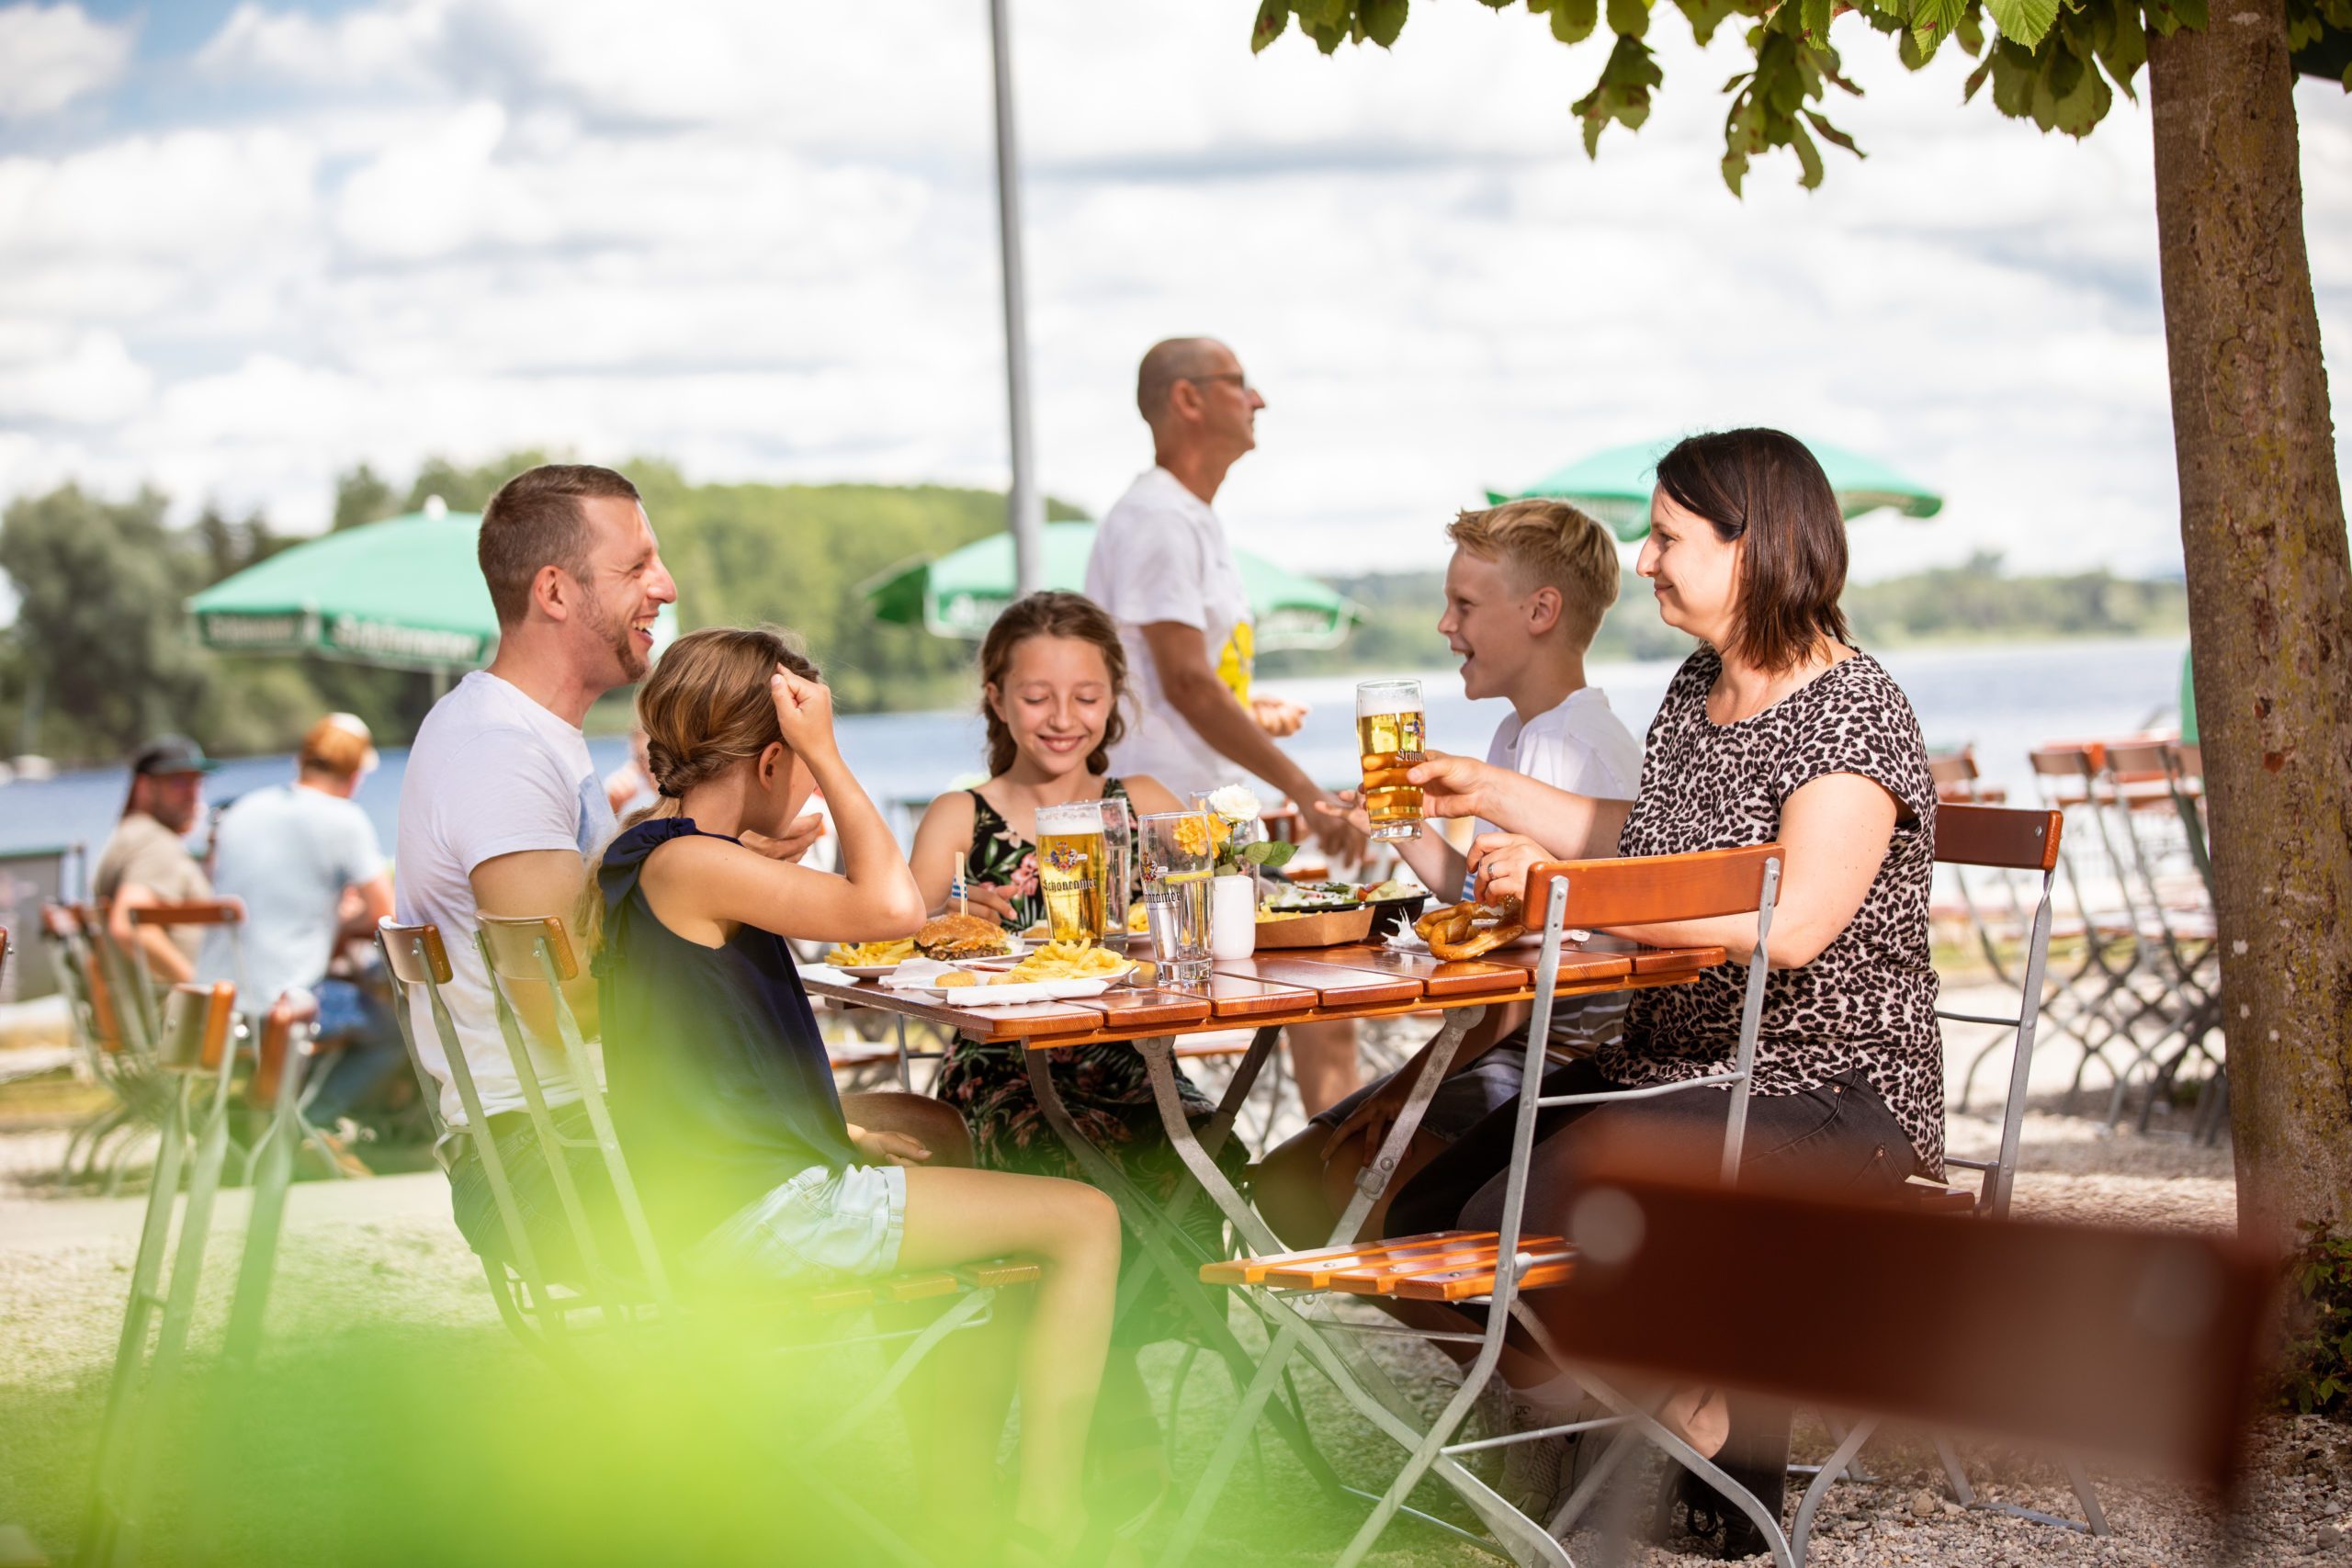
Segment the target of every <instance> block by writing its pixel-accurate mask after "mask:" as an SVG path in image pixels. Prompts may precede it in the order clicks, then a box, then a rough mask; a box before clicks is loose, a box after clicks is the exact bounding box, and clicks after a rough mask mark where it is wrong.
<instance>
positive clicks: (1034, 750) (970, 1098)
mask: <svg viewBox="0 0 2352 1568" xmlns="http://www.w3.org/2000/svg"><path fill="white" fill-rule="evenodd" d="M980 679H981V682H982V686H981V694H980V708H981V712H982V714H983V715H984V716H986V717H987V719H988V727H989V781H988V782H987V783H986V784H982V785H980V786H979V787H978V789H969V790H954V791H951V792H949V793H948V794H946V795H941V796H940V797H939V798H938V799H936V800H934V801H933V802H932V804H931V809H930V810H929V811H928V812H926V813H925V814H924V816H923V819H922V826H921V827H920V828H918V829H916V831H915V844H914V852H913V854H912V855H911V856H910V857H909V859H910V863H911V864H912V865H913V867H914V872H915V880H916V883H917V885H918V886H920V887H921V888H922V894H923V897H925V898H926V899H927V900H929V902H930V905H931V907H932V908H933V909H934V910H939V909H944V908H945V907H946V904H947V898H948V886H949V884H950V883H951V882H952V881H953V879H954V877H955V871H956V854H957V852H963V853H964V855H965V856H966V859H967V871H966V874H965V890H966V894H967V897H968V898H969V900H970V904H971V912H972V913H973V914H975V915H984V916H986V917H988V918H989V919H997V920H1001V921H1002V922H1003V923H1004V924H1005V925H1006V926H1008V927H1010V928H1012V930H1015V931H1019V930H1021V929H1023V927H1026V926H1030V925H1033V924H1035V923H1036V922H1038V921H1040V920H1043V919H1045V918H1046V905H1045V899H1044V897H1043V896H1042V895H1041V894H1040V893H1039V891H1038V886H1037V854H1036V817H1037V808H1038V807H1041V806H1053V805H1058V804H1061V803H1063V802H1068V801H1081V800H1103V799H1111V800H1125V801H1126V802H1127V803H1128V811H1129V817H1130V820H1132V819H1133V818H1136V817H1138V816H1140V815H1142V814H1144V813H1148V812H1154V811H1175V810H1180V809H1182V806H1181V804H1180V803H1179V802H1178V801H1177V799H1176V798H1175V797H1174V796H1173V795H1170V793H1169V792H1168V791H1167V790H1166V789H1165V788H1163V787H1162V786H1161V785H1160V784H1159V782H1158V781H1157V780H1154V779H1150V778H1145V777H1141V776H1137V777H1133V778H1126V779H1114V778H1110V777H1107V776H1106V772H1107V770H1108V768H1109V766H1110V760H1109V753H1110V749H1111V746H1112V744H1113V743H1114V741H1116V740H1117V739H1119V734H1120V729H1121V718H1120V713H1119V708H1120V703H1121V700H1122V698H1123V697H1124V696H1125V685H1126V656H1125V651H1124V650H1123V649H1121V647H1120V645H1119V634H1118V628H1117V627H1116V626H1114V624H1113V623H1112V621H1111V618H1110V617H1109V616H1108V615H1104V614H1103V611H1102V610H1101V609H1100V608H1099V607H1097V606H1096V605H1095V604H1094V603H1093V602H1092V601H1091V600H1089V599H1087V598H1085V597H1083V596H1082V595H1080V594H1076V593H1054V592H1046V593H1033V594H1030V595H1029V596H1028V597H1026V598H1024V599H1022V600H1020V601H1018V602H1016V603H1015V604H1012V605H1010V606H1008V607H1007V608H1006V610H1005V612H1004V614H1003V615H1000V616H998V617H997V621H996V625H995V626H992V627H991V628H989V635H988V637H987V640H986V641H984V642H983V643H981V645H980ZM1128 863H1129V864H1130V865H1132V864H1134V863H1135V859H1134V856H1133V854H1132V853H1131V854H1130V855H1129V857H1128ZM1127 897H1132V892H1131V891H1130V892H1128V893H1127V894H1125V895H1124V896H1121V897H1114V899H1112V901H1111V902H1112V905H1113V915H1112V918H1114V919H1118V918H1121V917H1122V916H1124V914H1125V908H1126V900H1127ZM1046 1055H1047V1056H1048V1058H1049V1062H1050V1066H1051V1070H1052V1073H1053V1078H1054V1087H1055V1089H1057V1091H1058V1092H1059V1094H1060V1096H1061V1100H1062V1103H1063V1104H1064V1105H1066V1106H1068V1107H1069V1113H1070V1116H1071V1119H1072V1120H1073V1121H1075V1122H1077V1124H1078V1126H1079V1128H1080V1131H1082V1132H1083V1133H1084V1134H1086V1136H1087V1138H1088V1140H1089V1141H1090V1142H1091V1143H1092V1144H1093V1145H1094V1146H1095V1147H1097V1148H1099V1149H1101V1150H1103V1152H1104V1153H1105V1154H1107V1155H1108V1156H1110V1157H1111V1158H1112V1160H1113V1161H1114V1162H1115V1163H1116V1164H1117V1165H1118V1167H1119V1168H1120V1170H1121V1172H1122V1173H1123V1174H1124V1175H1125V1177H1126V1179H1128V1180H1129V1181H1131V1182H1133V1183H1134V1184H1135V1185H1136V1187H1138V1188H1140V1189H1141V1190H1143V1191H1145V1192H1146V1193H1148V1194H1150V1195H1152V1196H1153V1197H1155V1198H1161V1199H1164V1198H1167V1197H1169V1196H1170V1195H1172V1194H1173V1193H1174V1192H1175V1191H1177V1190H1178V1189H1179V1188H1180V1186H1181V1185H1182V1183H1183V1182H1184V1181H1185V1180H1186V1179H1187V1178H1186V1176H1185V1173H1184V1169H1183V1166H1182V1162H1181V1161H1180V1160H1179V1159H1178V1158H1177V1156H1176V1151H1175V1150H1174V1149H1173V1148H1172V1147H1171V1146H1170V1145H1169V1142H1168V1137H1167V1134H1166V1132H1165V1130H1164V1129H1163V1128H1162V1127H1161V1125H1160V1121H1159V1109H1158V1107H1157V1106H1156V1105H1155V1104H1154V1102H1153V1100H1152V1097H1151V1084H1150V1081H1149V1079H1148V1078H1147V1077H1146V1076H1145V1072H1144V1063H1143V1057H1142V1056H1141V1055H1139V1054H1138V1053H1137V1052H1136V1049H1135V1047H1134V1046H1132V1045H1127V1044H1105V1045H1075V1046H1068V1047H1065V1048H1063V1049H1060V1050H1057V1051H1050V1052H1048V1053H1047V1054H1046ZM1177 1082H1178V1086H1179V1088H1180V1089H1182V1092H1183V1096H1184V1103H1185V1108H1186V1110H1187V1111H1189V1112H1190V1113H1191V1114H1192V1117H1193V1120H1194V1121H1195V1122H1202V1121H1205V1120H1206V1119H1207V1118H1208V1117H1209V1116H1210V1115H1211V1114H1212V1112H1213V1111H1215V1109H1216V1108H1215V1107H1214V1106H1213V1105H1212V1104H1211V1103H1210V1102H1209V1100H1208V1099H1207V1097H1206V1096H1204V1095H1203V1094H1202V1093H1201V1092H1200V1090H1198V1089H1195V1088H1194V1087H1193V1085H1192V1083H1191V1082H1190V1081H1189V1080H1187V1079H1185V1078H1184V1077H1183V1076H1182V1074H1181V1073H1180V1074H1179V1075H1178V1076H1177ZM939 1097H940V1099H942V1100H945V1101H946V1102H947V1103H949V1104H951V1105H953V1106H955V1107H956V1109H957V1110H958V1111H962V1112H963V1113H964V1118H965V1120H966V1121H967V1122H970V1123H971V1128H972V1140H973V1143H974V1144H975V1145H976V1146H977V1148H978V1156H979V1162H980V1164H981V1165H982V1166H983V1167H984V1168H989V1169H993V1170H1017V1171H1026V1172H1029V1173H1031V1174H1033V1175H1052V1176H1061V1177H1068V1178H1070V1179H1074V1180H1079V1181H1084V1180H1086V1179H1087V1174H1086V1171H1085V1169H1084V1168H1083V1167H1081V1166H1080V1164H1079V1163H1078V1160H1077V1158H1076V1157H1075V1156H1072V1155H1071V1153H1070V1152H1069V1149H1067V1148H1066V1147H1064V1146H1063V1144H1062V1141H1061V1139H1060V1137H1059V1136H1058V1135H1057V1134H1056V1133H1055V1132H1054V1129H1053V1127H1052V1126H1051V1125H1050V1124H1049V1123H1048V1122H1046V1115H1045V1111H1044V1110H1043V1109H1042V1108H1041V1107H1040V1106H1039V1105H1038V1103H1037V1098H1036V1096H1035V1093H1033V1092H1032V1091H1031V1089H1030V1087H1029V1076H1028V1066H1027V1063H1026V1061H1025V1060H1024V1052H1023V1047H1022V1046H1021V1045H1020V1044H1019V1043H1006V1042H999V1043H983V1042H979V1041H974V1040H967V1039H962V1038H958V1039H957V1040H956V1042H955V1043H954V1044H953V1045H951V1046H950V1047H949V1048H948V1052H947V1059H946V1061H945V1063H944V1065H943V1066H942V1068H941V1072H940V1077H939ZM1220 1157H1221V1161H1222V1163H1224V1165H1225V1166H1226V1168H1227V1173H1228V1174H1229V1175H1236V1176H1238V1174H1239V1172H1240V1170H1241V1168H1242V1167H1243V1166H1244V1164H1245V1163H1246V1161H1247V1157H1248V1156H1247V1154H1246V1152H1245V1151H1244V1150H1243V1149H1242V1148H1241V1147H1240V1146H1239V1144H1238V1141H1236V1140H1228V1141H1227V1145H1226V1147H1225V1149H1224V1150H1223V1151H1222V1152H1221V1156H1220ZM1186 1220H1187V1222H1188V1224H1187V1228H1188V1229H1189V1230H1191V1231H1193V1233H1194V1235H1195V1238H1196V1239H1197V1240H1198V1241H1199V1242H1200V1243H1201V1245H1202V1247H1203V1249H1204V1253H1205V1254H1206V1255H1207V1256H1211V1257H1215V1256H1217V1255H1219V1253H1220V1252H1221V1250H1222V1247H1223V1240H1222V1237H1221V1235H1220V1234H1219V1226H1218V1222H1217V1216H1216V1212H1215V1208H1214V1205H1211V1204H1208V1203H1203V1202H1194V1203H1193V1204H1192V1205H1191V1206H1190V1207H1189V1209H1188V1210H1187V1213H1186ZM1129 1249H1130V1250H1129V1255H1130V1256H1136V1255H1140V1253H1141V1252H1142V1247H1141V1245H1140V1244H1139V1243H1136V1242H1134V1241H1132V1240H1130V1242H1129ZM1189 1324H1190V1318H1189V1316H1188V1314H1186V1313H1185V1311H1184V1309H1183V1305H1182V1303H1181V1302H1179V1301H1177V1300H1176V1299H1175V1298H1174V1296H1173V1295H1172V1294H1170V1292H1166V1291H1157V1290H1155V1291H1146V1292H1140V1293H1139V1295H1138V1297H1137V1299H1136V1303H1135V1305H1134V1306H1133V1307H1132V1308H1131V1309H1130V1310H1129V1311H1128V1312H1127V1313H1126V1314H1125V1315H1123V1316H1122V1317H1121V1318H1120V1319H1119V1320H1118V1322H1117V1324H1116V1325H1114V1340H1115V1342H1116V1344H1117V1345H1118V1346H1124V1347H1126V1348H1129V1349H1130V1350H1132V1349H1133V1348H1135V1347H1137V1346H1141V1345H1147V1344H1149V1343H1151V1342H1153V1341H1154V1340H1159V1339H1168V1338H1175V1337H1183V1336H1184V1335H1186V1334H1187V1333H1188V1332H1189ZM1123 1395H1125V1397H1122V1396H1123ZM1103 1397H1104V1402H1105V1411H1104V1417H1105V1422H1106V1423H1108V1422H1116V1421H1118V1420H1119V1418H1120V1416H1123V1415H1124V1416H1127V1417H1128V1422H1127V1425H1128V1427H1129V1428H1130V1432H1129V1436H1130V1437H1131V1438H1132V1440H1131V1441H1126V1442H1122V1441H1120V1440H1119V1435H1118V1434H1117V1433H1106V1437H1108V1438H1110V1439H1111V1440H1112V1441H1113V1442H1114V1445H1115V1446H1117V1447H1120V1448H1122V1449H1131V1450H1133V1451H1134V1452H1136V1453H1137V1454H1139V1455H1140V1454H1142V1453H1145V1452H1156V1451H1157V1450H1158V1443H1159V1436H1158V1432H1157V1430H1156V1429H1149V1430H1148V1441H1147V1432H1146V1430H1145V1429H1146V1428H1150V1419H1151V1417H1150V1413H1149V1412H1150V1407H1149V1404H1148V1401H1147V1400H1146V1399H1145V1397H1144V1394H1143V1389H1142V1384H1141V1382H1140V1380H1139V1379H1136V1374H1135V1371H1134V1359H1133V1356H1132V1355H1131V1354H1130V1355H1124V1356H1123V1355H1117V1354H1114V1356H1113V1357H1112V1358H1111V1363H1110V1368H1109V1370H1107V1371H1105V1373H1104V1394H1103ZM1138 1423H1139V1424H1140V1426H1139V1427H1138V1426H1137V1425H1136V1424H1138Z"/></svg>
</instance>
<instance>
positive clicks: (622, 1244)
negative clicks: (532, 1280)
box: [449, 1100, 637, 1282]
mask: <svg viewBox="0 0 2352 1568" xmlns="http://www.w3.org/2000/svg"><path fill="white" fill-rule="evenodd" d="M548 1115H549V1117H550V1119H551V1120H552V1121H553V1122H554V1123H555V1128H556V1132H557V1134H559V1135H560V1136H561V1137H565V1138H579V1139H582V1140H583V1141H586V1142H587V1143H588V1146H587V1147H585V1148H577V1147H574V1148H567V1149H565V1150H564V1151H563V1153H564V1155H565V1156H566V1162H565V1167H564V1168H565V1169H566V1170H567V1171H569V1172H570V1174H571V1184H572V1186H573V1188H574V1189H575V1190H577V1191H578V1192H579V1194H580V1201H581V1206H582V1208H583V1209H584V1210H585V1211H586V1212H587V1215H588V1222H589V1225H590V1228H591V1231H592V1233H593V1235H594V1241H595V1245H596V1249H597V1252H598V1254H599V1255H600V1256H601V1257H602V1258H603V1259H604V1261H605V1265H606V1267H608V1268H616V1269H621V1270H623V1271H625V1272H629V1273H634V1272H635V1271H636V1267H637V1264H636V1258H637V1254H636V1253H635V1252H634V1251H633V1250H632V1249H631V1246H630V1242H629V1237H628V1231H627V1230H626V1229H625V1228H624V1227H623V1225H622V1224H621V1223H620V1218H619V1213H618V1211H617V1209H616V1205H615V1203H614V1201H613V1188H612V1182H611V1180H610V1179H608V1178H607V1177H606V1175H605V1162H604V1158H603V1156H600V1155H599V1154H598V1153H597V1152H596V1148H595V1145H594V1129H593V1128H592V1127H591V1126H590V1125H589V1122H588V1113H587V1112H586V1111H583V1110H582V1109H581V1107H580V1104H579V1102H578V1101H577V1100H575V1101H573V1102H572V1103H571V1104H569V1105H559V1106H556V1107H554V1108H553V1109H552V1110H551V1111H549V1112H548ZM490 1134H491V1138H492V1142H494V1143H495V1144H496V1145H498V1160H499V1164H500V1165H501V1166H502V1167H503V1168H504V1169H505V1171H506V1179H507V1182H508V1184H509V1185H510V1186H512V1187H513V1188H514V1190H515V1208H516V1209H517V1210H518V1211H519V1212H520V1214H521V1218H522V1221H523V1234H524V1236H525V1238H526V1240H527V1241H528V1242H529V1244H530V1248H531V1256H532V1257H533V1258H536V1259H537V1262H538V1265H539V1268H540V1270H541V1271H542V1272H543V1273H544V1275H545V1276H546V1277H547V1278H548V1279H549V1280H564V1281H569V1282H576V1281H578V1280H581V1279H582V1277H583V1276H584V1274H585V1273H586V1270H585V1269H584V1268H583V1266H582V1263H581V1260H580V1247H579V1243H578V1242H577V1241H576V1240H575V1239H574V1237H573V1235H572V1229H571V1223H570V1220H569V1218H568V1217H567V1216H566V1214H565V1213H564V1208H563V1197H562V1194H561V1193H560V1192H559V1191H558V1190H556V1184H555V1178H554V1176H553V1175H552V1174H551V1173H550V1172H549V1171H548V1161H547V1156H546V1153H545V1151H544V1150H543V1148H542V1146H541V1145H540V1141H539V1133H538V1129H537V1127H535V1126H533V1125H532V1124H531V1118H530V1114H529V1113H528V1112H527V1111H500V1112H499V1113H498V1114H496V1115H494V1116H492V1118H491V1119H490ZM449 1208H450V1211H451V1213H453V1214H454V1215H455V1217H456V1219H457V1222H458V1232H459V1233H460V1234H461V1235H464V1236H465V1238H466V1245H467V1246H469V1247H472V1248H473V1249H474V1251H475V1252H477V1253H479V1254H480V1255H481V1257H483V1258H488V1259H490V1260H491V1261H492V1262H509V1261H512V1260H513V1257H514V1248H513V1247H511V1246H510V1245H509V1244H508V1241H507V1234H506V1224H505V1220H504V1217H503V1216H502V1215H501V1214H500V1213H499V1212H498V1195H497V1193H496V1191H495V1190H492V1187H491V1183H490V1173H489V1172H488V1170H487V1169H485V1168H483V1166H482V1163H481V1160H479V1159H478V1158H476V1157H475V1156H474V1150H473V1142H472V1139H471V1136H470V1135H469V1134H458V1154H457V1157H456V1161H455V1163H454V1164H452V1165H451V1167H450V1168H449Z"/></svg>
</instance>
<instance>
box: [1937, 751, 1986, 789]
mask: <svg viewBox="0 0 2352 1568" xmlns="http://www.w3.org/2000/svg"><path fill="white" fill-rule="evenodd" d="M1928 776H1929V777H1930V778H1932V779H1934V780H1935V781H1936V784H1937V785H1938V787H1939V788H1940V787H1941V786H1943V785H1945V784H1974V783H1975V782H1976V753H1975V752H1973V751H1971V750H1967V749H1966V748H1964V747H1963V748H1962V750H1958V751H1940V752H1938V753H1937V754H1935V755H1934V756H1931V757H1929V758H1928Z"/></svg>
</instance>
